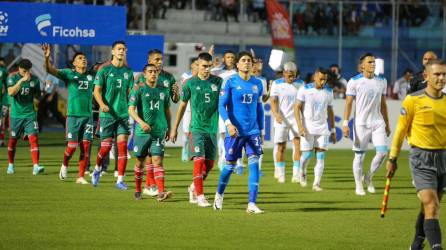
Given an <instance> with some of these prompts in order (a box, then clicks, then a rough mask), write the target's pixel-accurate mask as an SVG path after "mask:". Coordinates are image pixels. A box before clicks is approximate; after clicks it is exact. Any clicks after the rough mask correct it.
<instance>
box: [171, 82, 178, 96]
mask: <svg viewBox="0 0 446 250" xmlns="http://www.w3.org/2000/svg"><path fill="white" fill-rule="evenodd" d="M172 91H173V94H174V95H178V93H179V91H180V88H179V87H178V84H177V83H175V84H173V85H172Z"/></svg>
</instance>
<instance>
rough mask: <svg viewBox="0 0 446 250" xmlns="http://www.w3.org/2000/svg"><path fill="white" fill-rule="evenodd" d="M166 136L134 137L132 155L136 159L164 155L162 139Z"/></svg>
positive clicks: (148, 135)
mask: <svg viewBox="0 0 446 250" xmlns="http://www.w3.org/2000/svg"><path fill="white" fill-rule="evenodd" d="M165 137H166V134H155V133H153V134H152V133H150V134H147V135H135V137H134V138H133V140H134V141H133V143H134V144H133V145H134V146H133V155H134V156H135V157H137V158H145V157H147V156H148V155H149V154H150V155H151V156H163V155H164V144H165V143H166V142H165V141H164V138H165Z"/></svg>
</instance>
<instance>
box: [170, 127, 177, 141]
mask: <svg viewBox="0 0 446 250" xmlns="http://www.w3.org/2000/svg"><path fill="white" fill-rule="evenodd" d="M177 136H178V132H177V130H176V129H172V131H170V141H171V142H172V143H175V142H176V141H177Z"/></svg>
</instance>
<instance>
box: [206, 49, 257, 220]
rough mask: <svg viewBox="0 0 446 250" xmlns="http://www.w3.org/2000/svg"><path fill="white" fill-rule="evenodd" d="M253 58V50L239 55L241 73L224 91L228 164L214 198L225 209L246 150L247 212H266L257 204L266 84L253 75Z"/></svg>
mask: <svg viewBox="0 0 446 250" xmlns="http://www.w3.org/2000/svg"><path fill="white" fill-rule="evenodd" d="M252 65H253V58H252V55H251V53H249V52H240V53H239V54H238V60H237V68H238V74H236V75H234V76H232V77H230V78H229V79H228V80H227V81H226V84H225V87H224V89H223V90H222V91H221V96H220V101H219V108H218V110H219V112H220V116H221V117H222V118H223V120H224V123H225V125H226V127H227V133H226V138H225V152H226V156H225V158H226V163H225V165H224V167H223V169H222V171H221V174H220V180H219V183H218V187H217V192H216V193H215V198H214V205H213V206H214V209H215V210H221V209H222V208H223V195H224V192H225V189H226V186H227V185H228V183H229V178H230V177H231V174H232V172H233V171H234V168H235V166H236V162H237V159H239V158H241V156H242V151H243V149H245V150H246V155H247V157H248V167H249V177H248V179H249V183H248V187H249V203H248V208H247V209H246V212H248V213H256V214H259V213H263V211H262V210H260V209H259V208H258V207H257V205H256V201H257V194H258V189H259V187H258V186H259V178H260V170H259V157H260V155H261V154H263V151H262V141H263V140H262V138H261V130H263V128H264V123H265V121H264V113H263V105H262V94H263V87H262V83H261V81H260V80H259V79H257V78H256V77H253V76H251V74H250V72H251V67H252Z"/></svg>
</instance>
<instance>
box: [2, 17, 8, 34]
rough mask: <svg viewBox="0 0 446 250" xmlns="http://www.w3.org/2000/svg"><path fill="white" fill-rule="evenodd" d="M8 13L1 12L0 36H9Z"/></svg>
mask: <svg viewBox="0 0 446 250" xmlns="http://www.w3.org/2000/svg"><path fill="white" fill-rule="evenodd" d="M7 23H8V13H6V12H4V11H0V36H6V35H7V34H8V25H7Z"/></svg>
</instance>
